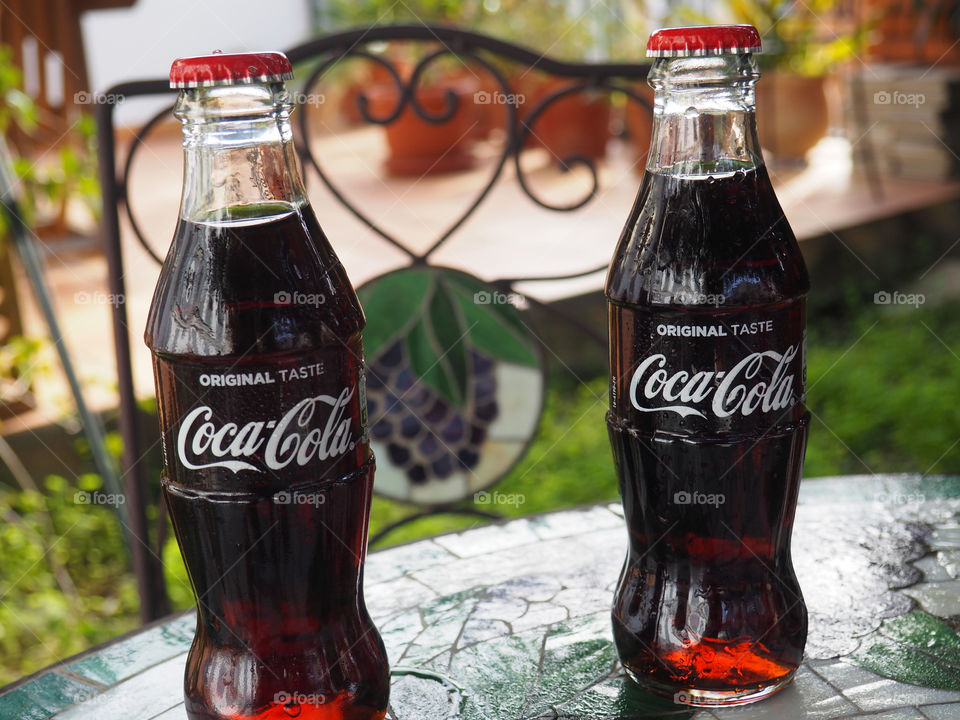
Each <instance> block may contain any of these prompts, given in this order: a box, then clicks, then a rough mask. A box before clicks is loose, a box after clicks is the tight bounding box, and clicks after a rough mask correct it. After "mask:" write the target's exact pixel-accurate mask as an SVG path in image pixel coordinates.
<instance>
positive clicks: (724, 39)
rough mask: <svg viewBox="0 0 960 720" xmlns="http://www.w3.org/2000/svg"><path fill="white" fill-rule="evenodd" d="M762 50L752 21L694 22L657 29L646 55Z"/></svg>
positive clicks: (678, 55)
mask: <svg viewBox="0 0 960 720" xmlns="http://www.w3.org/2000/svg"><path fill="white" fill-rule="evenodd" d="M759 52H763V46H762V43H761V41H760V33H759V32H757V29H756V28H755V27H754V26H753V25H693V26H687V27H670V28H661V29H660V30H656V31H655V32H654V33H653V34H652V35H651V36H650V40H649V41H647V57H705V56H709V55H745V54H747V53H759Z"/></svg>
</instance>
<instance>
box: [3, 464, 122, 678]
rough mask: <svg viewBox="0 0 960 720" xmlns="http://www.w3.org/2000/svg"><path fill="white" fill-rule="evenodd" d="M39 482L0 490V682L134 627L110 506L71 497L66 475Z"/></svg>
mask: <svg viewBox="0 0 960 720" xmlns="http://www.w3.org/2000/svg"><path fill="white" fill-rule="evenodd" d="M44 485H45V487H44V489H43V492H42V493H40V492H36V491H34V490H23V491H19V492H17V491H14V490H9V489H0V513H2V521H0V557H2V558H3V562H2V564H0V657H2V658H3V661H2V663H0V684H4V683H7V682H11V681H13V680H16V679H17V678H18V677H20V676H21V675H23V674H26V673H29V672H33V671H34V670H36V669H38V668H40V667H43V666H45V665H49V664H50V663H52V662H55V661H56V660H59V659H61V658H64V657H67V656H69V655H71V654H74V653H77V652H79V651H81V650H84V649H86V648H87V647H89V646H91V645H93V644H95V643H98V642H102V641H103V640H106V639H108V638H110V637H113V636H115V635H118V634H120V633H123V632H126V631H128V630H130V629H132V628H134V627H136V625H137V608H138V605H139V601H138V598H137V590H136V582H135V580H134V578H133V576H132V574H130V572H129V570H128V561H127V555H126V551H125V550H124V544H123V537H122V536H121V533H120V529H119V525H118V523H117V522H116V520H115V518H114V517H113V513H112V511H111V510H110V508H108V507H105V506H102V505H93V504H90V503H83V502H78V501H77V495H76V493H77V492H78V488H77V487H75V486H72V485H71V483H69V482H68V481H67V480H66V479H65V478H62V477H59V476H51V477H49V478H47V480H46V482H45V483H44ZM100 489H101V488H100V479H99V478H98V477H96V476H93V475H86V476H83V477H81V478H80V488H79V490H83V491H86V492H94V491H98V490H100ZM48 513H49V515H48ZM47 517H49V518H51V519H52V523H50V524H48V523H47V522H46V519H47Z"/></svg>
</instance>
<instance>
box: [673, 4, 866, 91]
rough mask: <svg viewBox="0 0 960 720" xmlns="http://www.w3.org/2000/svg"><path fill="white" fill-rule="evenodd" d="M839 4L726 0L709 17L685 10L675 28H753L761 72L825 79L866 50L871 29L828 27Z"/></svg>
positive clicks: (677, 14)
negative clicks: (715, 25)
mask: <svg viewBox="0 0 960 720" xmlns="http://www.w3.org/2000/svg"><path fill="white" fill-rule="evenodd" d="M838 4H839V3H838V2H837V0H809V1H808V2H803V3H798V2H795V1H794V0H726V1H725V2H723V3H717V6H718V7H719V10H718V9H717V8H713V7H712V8H711V12H710V13H709V14H705V13H701V12H693V11H690V10H689V9H684V8H681V9H680V10H678V11H676V12H675V13H674V18H675V23H676V24H685V23H691V22H696V23H731V22H732V23H748V24H750V25H753V26H754V27H756V28H757V30H759V31H760V35H761V37H762V38H763V54H762V55H759V56H758V60H759V62H760V67H761V68H773V67H776V68H779V69H782V70H788V71H790V72H794V73H798V74H800V75H808V76H820V75H824V74H826V73H828V72H830V70H831V69H833V68H835V66H836V65H837V64H838V63H841V62H844V61H847V60H851V59H853V58H854V57H856V55H857V53H858V52H859V51H860V50H861V49H862V48H863V47H864V40H865V38H866V33H867V31H868V30H869V28H868V26H867V25H861V26H858V27H855V28H853V29H852V30H851V31H849V32H837V31H836V30H835V29H834V28H831V26H830V25H828V24H827V23H828V19H829V18H830V13H831V11H832V10H833V9H834V8H835V7H837V5H838Z"/></svg>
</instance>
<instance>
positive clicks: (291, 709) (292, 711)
mask: <svg viewBox="0 0 960 720" xmlns="http://www.w3.org/2000/svg"><path fill="white" fill-rule="evenodd" d="M301 709H302V708H301V707H300V703H298V702H297V701H296V700H287V702H285V703H284V704H283V711H284V712H285V713H286V714H287V715H289V716H290V717H297V716H299V715H300V710H301Z"/></svg>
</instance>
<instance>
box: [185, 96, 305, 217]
mask: <svg viewBox="0 0 960 720" xmlns="http://www.w3.org/2000/svg"><path fill="white" fill-rule="evenodd" d="M291 109H292V104H291V102H290V97H289V94H288V93H287V90H286V88H285V87H284V84H283V83H271V84H265V85H240V86H227V87H213V88H191V89H188V90H183V91H182V92H181V93H180V98H179V100H178V101H177V104H176V107H175V108H174V114H175V115H176V117H177V118H178V119H179V120H180V122H181V123H182V124H183V151H184V171H183V197H182V199H181V203H180V217H181V218H182V219H185V220H192V221H194V222H211V221H213V222H215V221H226V220H231V219H240V218H255V217H260V216H263V215H273V214H276V213H278V212H283V211H289V210H291V209H294V208H295V207H297V206H300V205H302V204H305V203H306V193H305V191H304V187H303V181H302V179H301V175H300V167H299V163H298V161H297V155H296V152H295V150H294V146H293V131H292V129H291V126H290V110H291Z"/></svg>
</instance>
